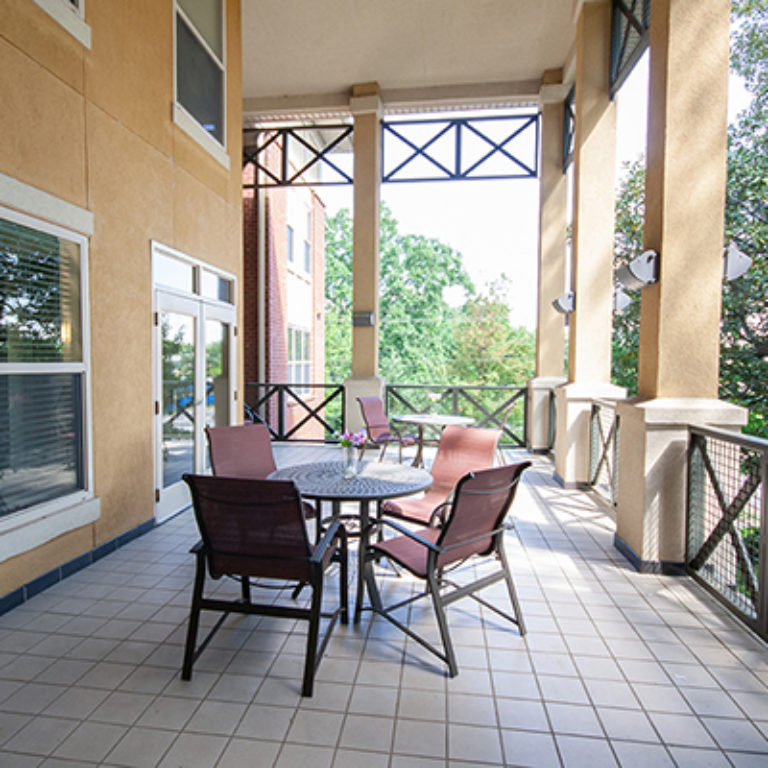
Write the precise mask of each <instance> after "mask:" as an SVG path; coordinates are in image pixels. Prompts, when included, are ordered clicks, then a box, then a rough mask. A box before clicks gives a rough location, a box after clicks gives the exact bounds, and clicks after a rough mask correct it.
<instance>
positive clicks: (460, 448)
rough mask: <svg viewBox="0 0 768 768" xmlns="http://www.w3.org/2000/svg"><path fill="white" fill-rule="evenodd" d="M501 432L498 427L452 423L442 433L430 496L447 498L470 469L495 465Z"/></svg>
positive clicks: (432, 470) (433, 467)
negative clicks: (494, 460)
mask: <svg viewBox="0 0 768 768" xmlns="http://www.w3.org/2000/svg"><path fill="white" fill-rule="evenodd" d="M500 434H501V432H500V430H498V429H485V428H483V427H457V426H455V425H453V424H449V425H448V426H447V427H446V428H445V429H444V430H443V432H442V434H441V435H440V443H439V444H438V446H437V453H436V454H435V460H434V461H433V462H432V468H431V469H430V474H431V475H432V478H433V479H432V487H431V488H430V489H429V494H430V496H433V495H434V496H435V497H438V496H439V497H440V498H441V499H445V498H447V497H448V496H449V494H450V493H451V491H453V489H454V488H455V486H456V484H457V483H458V482H459V480H460V479H461V478H462V477H463V476H464V475H466V474H467V472H473V471H475V470H478V469H487V468H488V467H492V466H493V459H494V456H495V453H496V443H497V442H498V440H499V435H500Z"/></svg>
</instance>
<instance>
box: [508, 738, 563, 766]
mask: <svg viewBox="0 0 768 768" xmlns="http://www.w3.org/2000/svg"><path fill="white" fill-rule="evenodd" d="M502 741H503V744H504V758H505V764H506V765H514V766H530V767H531V768H560V766H561V763H560V758H559V757H558V754H557V749H556V747H555V740H554V738H553V737H552V736H551V735H550V734H548V733H529V732H527V731H515V730H504V731H502Z"/></svg>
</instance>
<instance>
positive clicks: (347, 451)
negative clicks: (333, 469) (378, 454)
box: [342, 445, 357, 480]
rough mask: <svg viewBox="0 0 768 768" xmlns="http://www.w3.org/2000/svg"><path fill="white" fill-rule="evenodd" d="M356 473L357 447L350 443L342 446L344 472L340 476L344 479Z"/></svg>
mask: <svg viewBox="0 0 768 768" xmlns="http://www.w3.org/2000/svg"><path fill="white" fill-rule="evenodd" d="M356 474H357V448H355V446H354V445H350V446H347V447H345V448H344V472H343V473H342V477H343V478H344V479H345V480H349V479H351V478H353V477H354V476H355V475H356Z"/></svg>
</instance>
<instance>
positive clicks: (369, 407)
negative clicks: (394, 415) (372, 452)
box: [357, 397, 392, 442]
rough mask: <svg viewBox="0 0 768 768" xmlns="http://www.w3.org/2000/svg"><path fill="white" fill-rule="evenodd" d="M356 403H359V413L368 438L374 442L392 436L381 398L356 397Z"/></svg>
mask: <svg viewBox="0 0 768 768" xmlns="http://www.w3.org/2000/svg"><path fill="white" fill-rule="evenodd" d="M357 402H358V403H360V411H361V412H362V414H363V421H364V422H365V428H366V430H367V431H368V437H369V438H370V439H371V440H373V441H374V442H375V441H376V440H380V439H381V438H382V437H389V436H390V435H391V434H392V428H391V427H390V426H389V419H387V414H386V412H385V411H384V403H383V402H382V400H381V398H380V397H358V398H357Z"/></svg>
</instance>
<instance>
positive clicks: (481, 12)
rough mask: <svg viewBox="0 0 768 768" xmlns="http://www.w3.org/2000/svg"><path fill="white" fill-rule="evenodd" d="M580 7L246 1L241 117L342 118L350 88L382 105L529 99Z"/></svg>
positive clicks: (430, 0)
mask: <svg viewBox="0 0 768 768" xmlns="http://www.w3.org/2000/svg"><path fill="white" fill-rule="evenodd" d="M580 1H581V0H536V2H531V0H471V2H470V1H469V0H386V2H381V0H323V2H317V0H290V2H274V0H244V2H243V6H242V8H243V100H244V111H245V113H246V119H247V118H248V117H249V116H254V115H257V114H259V113H261V114H269V113H272V112H274V113H275V114H280V113H281V112H282V113H285V114H287V113H290V112H296V113H300V112H301V111H302V109H305V110H306V111H308V112H312V111H317V110H322V109H326V110H327V111H328V112H333V111H339V110H343V108H344V107H345V106H346V105H347V104H348V99H349V90H350V88H351V86H352V85H353V84H354V83H364V82H371V81H376V82H378V83H379V85H380V86H381V89H382V92H383V97H384V101H385V106H386V107H388V108H389V109H397V108H407V107H408V106H409V105H416V104H418V103H419V102H420V104H421V105H424V104H429V103H437V102H441V103H442V104H450V103H456V104H464V103H467V102H471V101H476V102H477V103H478V104H480V103H483V102H496V103H500V102H507V103H510V102H515V101H518V102H519V101H526V100H527V101H530V100H531V99H534V98H535V97H536V94H537V92H538V86H539V82H540V80H541V76H542V73H543V72H545V71H546V70H550V69H558V68H565V67H566V66H567V63H568V58H569V55H570V51H571V48H572V45H573V41H574V38H575V33H576V26H575V21H574V18H575V15H574V6H575V5H577V4H578V3H580Z"/></svg>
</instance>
